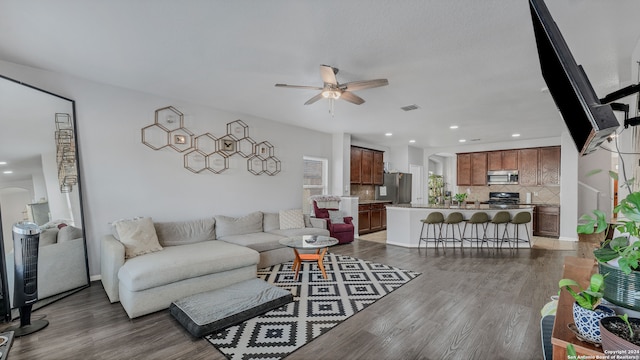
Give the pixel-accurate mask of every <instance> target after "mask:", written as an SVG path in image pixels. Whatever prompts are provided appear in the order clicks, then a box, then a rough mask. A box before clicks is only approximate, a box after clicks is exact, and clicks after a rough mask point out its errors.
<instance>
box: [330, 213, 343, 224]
mask: <svg viewBox="0 0 640 360" xmlns="http://www.w3.org/2000/svg"><path fill="white" fill-rule="evenodd" d="M329 219H330V220H331V223H332V224H344V213H343V212H342V211H339V210H329Z"/></svg>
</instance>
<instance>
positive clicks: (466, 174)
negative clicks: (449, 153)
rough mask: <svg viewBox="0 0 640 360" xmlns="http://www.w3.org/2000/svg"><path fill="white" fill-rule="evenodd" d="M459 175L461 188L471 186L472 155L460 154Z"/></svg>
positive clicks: (458, 162)
mask: <svg viewBox="0 0 640 360" xmlns="http://www.w3.org/2000/svg"><path fill="white" fill-rule="evenodd" d="M457 174H458V181H457V183H458V185H459V186H470V185H471V154H458V161H457Z"/></svg>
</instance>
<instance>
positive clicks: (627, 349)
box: [600, 316, 640, 356]
mask: <svg viewBox="0 0 640 360" xmlns="http://www.w3.org/2000/svg"><path fill="white" fill-rule="evenodd" d="M629 323H631V326H632V328H633V331H634V333H635V334H634V335H635V336H634V342H630V341H628V340H629V339H624V338H623V337H621V336H624V337H626V336H627V335H628V333H629V332H628V328H627V324H625V323H624V321H623V320H622V319H620V318H619V317H617V316H612V317H605V318H602V319H600V334H601V337H602V350H604V351H605V354H606V353H607V351H614V350H621V351H622V352H621V354H625V355H631V354H635V355H636V356H640V346H639V345H637V344H636V343H640V319H638V318H629Z"/></svg>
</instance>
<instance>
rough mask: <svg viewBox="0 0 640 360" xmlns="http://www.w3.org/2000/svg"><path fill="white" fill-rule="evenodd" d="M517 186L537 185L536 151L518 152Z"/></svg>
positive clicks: (521, 150)
mask: <svg viewBox="0 0 640 360" xmlns="http://www.w3.org/2000/svg"><path fill="white" fill-rule="evenodd" d="M518 184H520V185H521V186H535V185H538V149H536V148H532V149H519V150H518Z"/></svg>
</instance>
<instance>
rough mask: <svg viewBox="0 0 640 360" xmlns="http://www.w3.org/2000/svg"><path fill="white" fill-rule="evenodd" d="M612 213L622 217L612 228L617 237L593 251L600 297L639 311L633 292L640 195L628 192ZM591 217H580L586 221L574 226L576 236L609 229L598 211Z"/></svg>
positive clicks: (639, 260) (637, 275) (638, 283)
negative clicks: (600, 281) (600, 283)
mask: <svg viewBox="0 0 640 360" xmlns="http://www.w3.org/2000/svg"><path fill="white" fill-rule="evenodd" d="M613 212H614V213H618V214H619V215H622V217H623V219H621V220H618V224H617V225H615V226H614V229H615V230H617V231H616V232H617V234H616V236H614V237H613V238H612V239H610V240H605V241H604V242H603V243H602V246H601V247H600V248H599V249H596V250H594V252H593V253H594V256H595V258H596V259H597V260H598V268H599V272H600V273H601V274H602V275H604V276H605V290H604V294H603V297H604V299H606V300H607V301H610V302H611V303H613V304H615V305H618V306H621V307H624V308H628V309H632V310H635V311H640V298H638V297H637V296H636V289H640V271H638V270H639V269H640V241H639V240H638V231H639V230H640V192H637V191H636V192H631V193H630V194H629V195H627V197H626V198H624V199H623V200H622V201H621V202H620V204H619V205H618V206H616V207H615V208H614V210H613ZM593 215H594V216H590V215H583V216H582V217H581V220H583V221H586V222H585V223H584V224H582V225H579V226H578V233H582V234H592V233H594V232H596V233H598V232H603V231H605V230H608V229H609V224H608V223H607V221H606V216H605V214H604V213H603V212H602V211H599V210H594V211H593Z"/></svg>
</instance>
